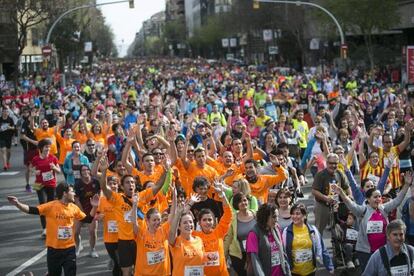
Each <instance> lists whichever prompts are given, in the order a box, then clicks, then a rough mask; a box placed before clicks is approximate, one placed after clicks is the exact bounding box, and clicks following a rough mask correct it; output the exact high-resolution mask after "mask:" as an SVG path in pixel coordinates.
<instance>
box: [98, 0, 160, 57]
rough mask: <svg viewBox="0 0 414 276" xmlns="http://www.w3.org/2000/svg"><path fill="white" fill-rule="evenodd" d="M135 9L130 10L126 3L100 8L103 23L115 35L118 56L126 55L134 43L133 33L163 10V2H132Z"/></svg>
mask: <svg viewBox="0 0 414 276" xmlns="http://www.w3.org/2000/svg"><path fill="white" fill-rule="evenodd" d="M96 2H97V3H107V2H113V1H112V0H97V1H96ZM134 3H135V8H134V9H130V8H129V4H128V2H126V3H119V4H112V5H105V6H101V7H100V9H101V10H102V13H103V15H104V16H105V19H106V20H105V21H106V23H107V24H108V25H110V26H111V28H112V31H113V33H114V35H115V44H116V46H117V47H118V52H119V56H120V57H123V56H125V55H126V51H127V49H128V47H129V45H131V43H132V42H133V41H134V38H135V33H137V32H138V31H139V30H140V29H141V27H142V22H144V21H145V20H147V19H149V18H150V17H151V16H152V15H154V14H155V13H157V12H159V11H163V10H165V0H134Z"/></svg>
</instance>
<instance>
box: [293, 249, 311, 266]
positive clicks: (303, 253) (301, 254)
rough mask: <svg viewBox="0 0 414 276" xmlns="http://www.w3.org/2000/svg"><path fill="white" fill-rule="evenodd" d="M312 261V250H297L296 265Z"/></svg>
mask: <svg viewBox="0 0 414 276" xmlns="http://www.w3.org/2000/svg"><path fill="white" fill-rule="evenodd" d="M310 261H312V250H311V249H301V250H295V263H306V262H310Z"/></svg>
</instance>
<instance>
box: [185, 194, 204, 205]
mask: <svg viewBox="0 0 414 276" xmlns="http://www.w3.org/2000/svg"><path fill="white" fill-rule="evenodd" d="M200 201H201V199H200V195H199V194H194V193H192V194H191V195H190V198H189V199H188V204H189V205H193V204H194V203H198V202H200Z"/></svg>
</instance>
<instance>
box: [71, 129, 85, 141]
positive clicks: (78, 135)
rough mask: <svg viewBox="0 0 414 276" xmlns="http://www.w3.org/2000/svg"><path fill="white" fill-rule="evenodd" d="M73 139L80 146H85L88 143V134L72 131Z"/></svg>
mask: <svg viewBox="0 0 414 276" xmlns="http://www.w3.org/2000/svg"><path fill="white" fill-rule="evenodd" d="M73 137H75V140H76V141H78V142H79V143H80V144H81V145H85V144H86V141H88V134H83V133H82V132H79V131H76V130H73Z"/></svg>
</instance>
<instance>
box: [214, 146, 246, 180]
mask: <svg viewBox="0 0 414 276" xmlns="http://www.w3.org/2000/svg"><path fill="white" fill-rule="evenodd" d="M207 164H208V165H210V166H211V167H213V168H215V169H216V170H217V172H218V173H219V174H220V176H221V177H223V176H225V175H227V174H226V173H227V172H229V170H231V171H232V172H233V173H232V174H231V175H229V176H228V177H225V178H224V182H225V183H226V185H228V186H231V185H233V181H234V180H235V179H237V178H239V177H240V176H242V171H241V166H237V165H236V164H235V163H234V156H233V154H232V153H231V151H224V152H223V154H222V156H221V158H220V159H218V160H214V159H213V158H211V157H209V158H208V160H207Z"/></svg>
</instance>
